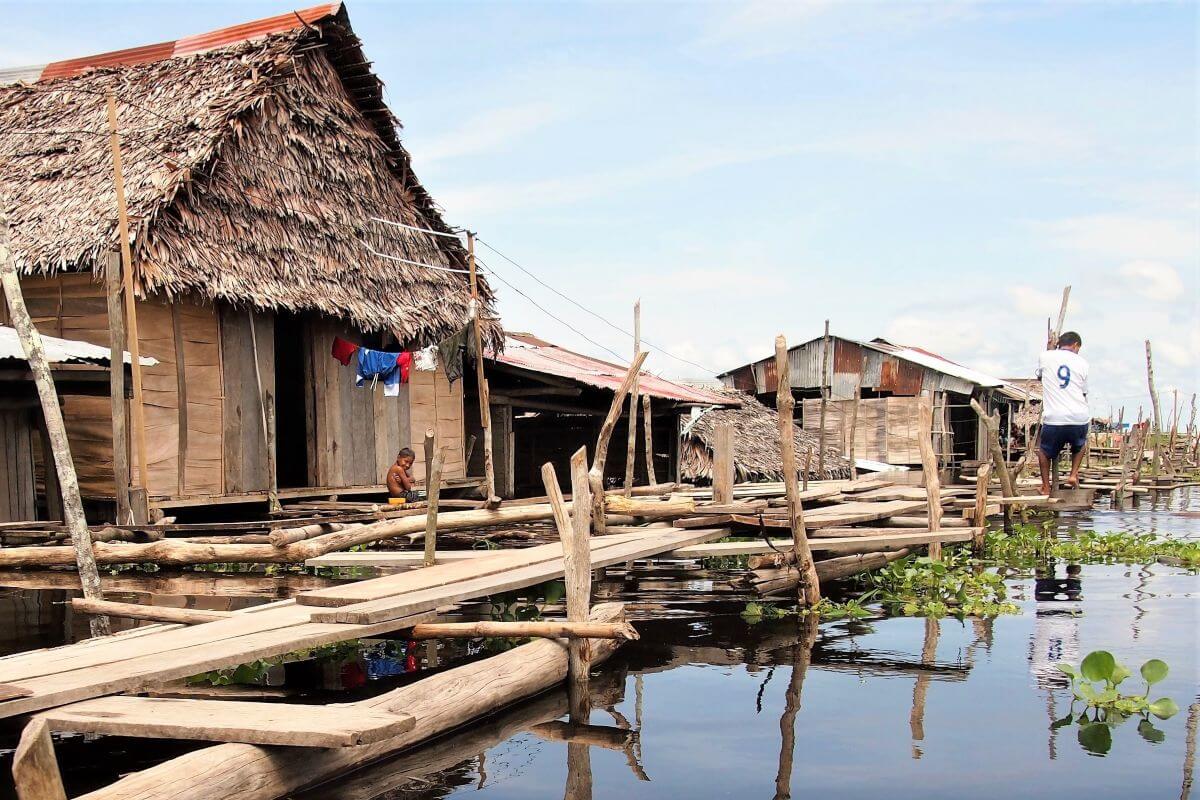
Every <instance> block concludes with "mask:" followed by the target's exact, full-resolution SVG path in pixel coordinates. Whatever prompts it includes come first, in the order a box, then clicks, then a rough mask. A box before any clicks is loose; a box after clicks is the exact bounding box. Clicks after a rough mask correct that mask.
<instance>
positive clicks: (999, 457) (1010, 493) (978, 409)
mask: <svg viewBox="0 0 1200 800" xmlns="http://www.w3.org/2000/svg"><path fill="white" fill-rule="evenodd" d="M971 408H972V409H973V410H974V411H975V415H976V416H977V417H979V424H980V425H983V426H984V429H985V431H986V434H987V443H988V452H989V454H990V455H991V459H992V468H993V469H994V470H995V471H996V477H997V478H999V480H1000V489H1001V491H1002V492H1003V493H1004V496H1005V497H1016V495H1017V490H1016V487H1015V485H1014V483H1013V477H1012V475H1011V474H1010V473H1009V471H1008V465H1007V464H1006V463H1005V462H1004V451H1003V450H1002V449H1000V424H999V422H997V420H996V418H995V417H993V416H992V415H991V414H988V413H987V412H986V411H984V410H983V406H981V405H979V401H978V400H976V399H975V398H971Z"/></svg>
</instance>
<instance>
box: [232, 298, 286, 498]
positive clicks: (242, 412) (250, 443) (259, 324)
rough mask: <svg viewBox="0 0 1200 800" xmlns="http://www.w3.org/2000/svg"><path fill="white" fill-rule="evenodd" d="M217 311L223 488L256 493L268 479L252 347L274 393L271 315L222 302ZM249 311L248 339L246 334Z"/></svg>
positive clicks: (265, 385)
mask: <svg viewBox="0 0 1200 800" xmlns="http://www.w3.org/2000/svg"><path fill="white" fill-rule="evenodd" d="M219 314H220V319H221V374H222V379H223V382H224V386H225V397H224V401H223V411H222V425H223V429H224V430H223V433H222V451H223V454H224V456H223V460H224V464H225V481H224V490H225V491H226V492H230V493H235V492H261V491H265V490H266V489H267V488H268V486H269V484H270V480H269V476H268V475H267V450H266V441H267V439H266V433H265V431H264V429H263V413H262V405H261V403H260V400H259V394H258V376H257V375H256V374H255V369H254V349H255V346H256V345H257V349H258V370H259V373H260V374H261V376H262V382H263V389H264V391H267V392H270V393H271V394H272V395H274V394H275V316H274V315H273V314H271V313H269V312H262V311H254V312H251V311H249V310H248V309H244V308H234V307H232V306H226V305H222V306H221V309H220V312H219ZM252 315H253V319H254V337H255V338H253V339H252V338H251V335H250V320H251V316H252Z"/></svg>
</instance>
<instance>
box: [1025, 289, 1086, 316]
mask: <svg viewBox="0 0 1200 800" xmlns="http://www.w3.org/2000/svg"><path fill="white" fill-rule="evenodd" d="M1008 296H1009V298H1010V299H1011V300H1012V307H1013V309H1014V310H1015V311H1016V312H1017V313H1018V314H1022V315H1024V316H1026V317H1041V318H1043V319H1044V318H1046V317H1055V318H1057V315H1058V310H1059V308H1061V307H1062V295H1061V294H1059V293H1057V292H1047V291H1044V290H1042V289H1035V288H1034V287H1032V286H1024V285H1017V286H1010V287H1008ZM1079 310H1080V309H1079V306H1078V301H1073V302H1072V301H1068V304H1067V315H1068V317H1069V316H1070V315H1071V313H1072V312H1075V313H1079Z"/></svg>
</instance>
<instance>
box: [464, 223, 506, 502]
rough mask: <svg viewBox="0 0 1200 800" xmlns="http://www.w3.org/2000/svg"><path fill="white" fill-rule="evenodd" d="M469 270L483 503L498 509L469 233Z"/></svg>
mask: <svg viewBox="0 0 1200 800" xmlns="http://www.w3.org/2000/svg"><path fill="white" fill-rule="evenodd" d="M467 269H468V271H469V272H470V275H471V328H472V330H473V331H474V334H475V383H476V385H477V386H478V393H479V425H480V427H481V428H482V429H483V485H484V492H483V494H484V497H485V498H486V499H485V500H484V505H485V506H486V507H487V508H496V507H497V506H499V505H500V498H499V497H497V496H496V467H495V464H494V463H493V461H492V404H491V392H489V391H488V382H487V374H486V373H485V372H484V369H483V320H481V319H480V316H479V315H480V313H481V309H480V303H479V279H478V277H477V276H476V274H475V234H474V233H471V232H470V231H468V232H467Z"/></svg>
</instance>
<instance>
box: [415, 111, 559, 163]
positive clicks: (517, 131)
mask: <svg viewBox="0 0 1200 800" xmlns="http://www.w3.org/2000/svg"><path fill="white" fill-rule="evenodd" d="M560 116H562V113H561V110H560V109H558V108H556V107H555V106H554V105H552V104H550V103H522V104H518V105H512V106H506V107H503V108H493V109H490V110H488V111H484V112H482V113H479V114H476V115H474V116H472V117H471V118H470V119H468V120H467V121H466V122H464V123H463V124H462V126H461V127H459V128H458V129H456V130H452V131H449V132H448V133H444V134H442V135H440V136H432V137H429V138H428V139H427V140H426V141H425V142H423V143H422V145H421V148H420V150H418V151H417V152H418V154H419V161H420V162H421V163H422V164H430V163H433V162H435V161H442V160H445V159H449V158H460V157H462V156H475V155H481V154H486V153H494V152H498V151H502V150H503V149H504V148H505V147H506V146H507V145H509V144H511V143H513V142H515V141H517V140H518V139H520V138H521V137H523V136H526V135H528V134H530V133H533V132H534V131H536V130H538V129H539V128H542V127H544V126H545V125H547V124H548V123H550V122H553V121H554V120H555V119H558V118H559V117H560Z"/></svg>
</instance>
